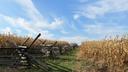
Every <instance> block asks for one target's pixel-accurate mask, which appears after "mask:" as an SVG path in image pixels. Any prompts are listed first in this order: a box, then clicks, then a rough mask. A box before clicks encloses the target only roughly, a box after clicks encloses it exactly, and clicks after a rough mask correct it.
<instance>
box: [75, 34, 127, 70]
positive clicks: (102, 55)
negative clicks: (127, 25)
mask: <svg viewBox="0 0 128 72" xmlns="http://www.w3.org/2000/svg"><path fill="white" fill-rule="evenodd" d="M77 59H78V60H79V62H78V65H77V68H78V69H77V71H78V72H127V71H128V37H127V35H125V36H122V37H120V36H116V37H114V38H109V39H104V40H99V41H86V42H84V43H82V45H81V46H80V50H79V52H78V53H77Z"/></svg>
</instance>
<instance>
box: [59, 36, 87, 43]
mask: <svg viewBox="0 0 128 72" xmlns="http://www.w3.org/2000/svg"><path fill="white" fill-rule="evenodd" d="M59 40H63V41H68V42H71V43H78V44H81V42H83V41H85V40H89V38H88V37H84V36H79V35H77V36H73V37H61V38H60V39H59Z"/></svg>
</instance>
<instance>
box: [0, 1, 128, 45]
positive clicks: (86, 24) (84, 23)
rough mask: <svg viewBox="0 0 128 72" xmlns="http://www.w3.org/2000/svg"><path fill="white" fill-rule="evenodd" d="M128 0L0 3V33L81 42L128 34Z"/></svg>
mask: <svg viewBox="0 0 128 72" xmlns="http://www.w3.org/2000/svg"><path fill="white" fill-rule="evenodd" d="M127 19H128V0H0V32H1V33H8V32H10V33H12V34H17V35H21V36H25V35H28V36H32V37H35V36H36V35H37V34H38V33H39V32H40V33H42V38H47V39H52V40H66V41H70V42H77V43H80V42H82V41H85V40H92V39H102V38H104V37H105V36H106V35H107V36H108V35H116V34H124V33H127V32H128V20H127Z"/></svg>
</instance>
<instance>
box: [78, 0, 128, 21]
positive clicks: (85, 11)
mask: <svg viewBox="0 0 128 72" xmlns="http://www.w3.org/2000/svg"><path fill="white" fill-rule="evenodd" d="M123 11H128V0H97V1H96V2H94V3H89V4H86V3H85V4H83V5H82V6H80V7H79V9H78V10H77V11H76V14H79V15H80V16H85V17H88V18H90V19H95V18H97V17H98V16H103V15H105V14H107V13H114V12H123Z"/></svg>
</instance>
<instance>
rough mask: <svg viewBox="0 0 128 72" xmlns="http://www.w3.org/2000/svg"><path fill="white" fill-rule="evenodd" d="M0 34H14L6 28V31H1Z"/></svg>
mask: <svg viewBox="0 0 128 72" xmlns="http://www.w3.org/2000/svg"><path fill="white" fill-rule="evenodd" d="M0 32H1V33H2V34H13V33H12V30H11V28H10V27H6V28H4V29H1V30H0Z"/></svg>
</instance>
